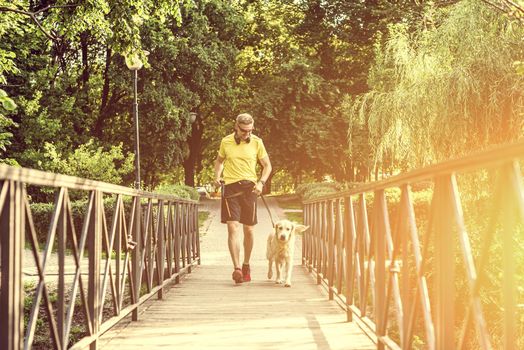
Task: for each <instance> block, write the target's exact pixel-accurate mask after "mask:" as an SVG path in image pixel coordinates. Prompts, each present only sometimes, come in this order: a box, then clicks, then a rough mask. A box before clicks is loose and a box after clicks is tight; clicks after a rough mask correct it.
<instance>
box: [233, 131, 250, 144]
mask: <svg viewBox="0 0 524 350" xmlns="http://www.w3.org/2000/svg"><path fill="white" fill-rule="evenodd" d="M245 141H246V143H250V142H251V137H248V138H247V139H246V140H245ZM235 142H236V144H237V145H240V142H242V139H240V137H238V136H237V134H236V133H235Z"/></svg>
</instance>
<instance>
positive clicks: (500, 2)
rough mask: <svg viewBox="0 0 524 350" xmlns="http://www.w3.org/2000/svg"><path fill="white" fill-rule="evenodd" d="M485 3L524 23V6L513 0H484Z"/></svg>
mask: <svg viewBox="0 0 524 350" xmlns="http://www.w3.org/2000/svg"><path fill="white" fill-rule="evenodd" d="M482 2H484V3H485V4H487V5H489V6H491V7H493V8H495V9H496V10H498V11H500V12H502V13H505V14H506V15H508V16H509V17H510V18H513V19H516V20H518V21H520V22H521V23H524V7H523V6H522V5H520V4H518V3H517V2H515V1H512V0H482Z"/></svg>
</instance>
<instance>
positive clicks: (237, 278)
mask: <svg viewBox="0 0 524 350" xmlns="http://www.w3.org/2000/svg"><path fill="white" fill-rule="evenodd" d="M232 277H233V280H234V281H235V283H237V284H238V283H242V282H244V277H243V275H242V270H241V269H239V268H238V267H237V268H236V269H235V271H233V276H232Z"/></svg>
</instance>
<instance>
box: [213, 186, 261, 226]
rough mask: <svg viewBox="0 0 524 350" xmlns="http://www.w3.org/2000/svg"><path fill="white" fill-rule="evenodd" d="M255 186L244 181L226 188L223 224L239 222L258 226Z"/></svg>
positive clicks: (223, 202)
mask: <svg viewBox="0 0 524 350" xmlns="http://www.w3.org/2000/svg"><path fill="white" fill-rule="evenodd" d="M254 188H255V184H254V183H253V182H251V181H249V180H242V181H238V182H234V183H232V184H229V185H225V186H224V193H223V194H222V210H221V222H222V223H223V224H225V223H226V222H228V221H238V222H240V223H241V224H244V225H249V226H252V225H256V224H257V195H256V193H255V192H253V190H254Z"/></svg>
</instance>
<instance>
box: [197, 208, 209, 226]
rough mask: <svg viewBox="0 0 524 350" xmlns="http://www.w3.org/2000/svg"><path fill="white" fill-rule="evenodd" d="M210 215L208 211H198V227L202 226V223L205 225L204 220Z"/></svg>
mask: <svg viewBox="0 0 524 350" xmlns="http://www.w3.org/2000/svg"><path fill="white" fill-rule="evenodd" d="M208 217H209V212H208V211H198V228H202V225H204V222H205V221H206V220H207V218H208Z"/></svg>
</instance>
